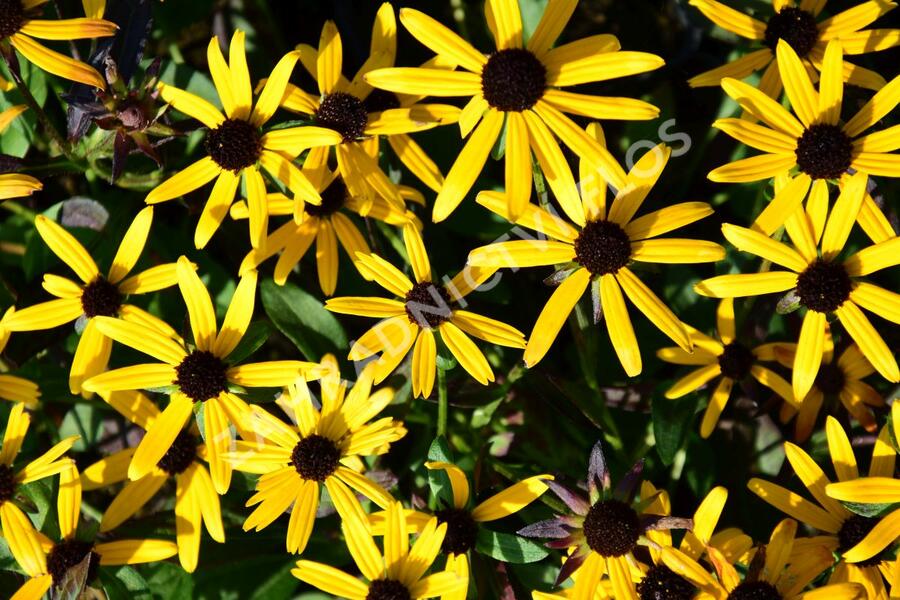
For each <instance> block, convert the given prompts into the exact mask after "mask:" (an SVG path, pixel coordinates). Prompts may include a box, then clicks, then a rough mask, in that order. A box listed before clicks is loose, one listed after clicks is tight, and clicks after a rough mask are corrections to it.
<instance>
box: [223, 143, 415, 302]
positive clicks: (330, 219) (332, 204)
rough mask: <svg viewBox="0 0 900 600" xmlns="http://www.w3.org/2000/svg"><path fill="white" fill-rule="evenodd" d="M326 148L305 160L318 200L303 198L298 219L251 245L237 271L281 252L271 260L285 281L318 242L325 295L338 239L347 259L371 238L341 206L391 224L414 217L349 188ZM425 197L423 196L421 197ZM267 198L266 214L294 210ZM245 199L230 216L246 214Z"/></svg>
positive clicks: (409, 194)
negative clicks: (307, 201) (330, 161)
mask: <svg viewBox="0 0 900 600" xmlns="http://www.w3.org/2000/svg"><path fill="white" fill-rule="evenodd" d="M327 160H328V151H327V149H324V148H314V149H312V150H310V152H309V154H307V157H306V160H305V161H304V163H303V171H304V172H306V173H307V177H308V178H309V180H310V181H311V182H312V183H313V185H314V186H315V187H316V189H317V190H318V191H319V194H320V195H321V196H322V203H321V204H319V205H315V204H304V205H303V212H302V214H301V219H300V222H299V223H297V222H296V221H294V220H291V221H288V222H287V223H285V224H284V225H282V226H280V227H279V228H278V229H276V230H275V231H273V232H272V233H271V234H270V235H269V236H268V237H266V239H265V240H263V243H262V244H261V245H260V247H259V248H255V249H253V250H251V251H250V252H249V253H248V254H247V256H246V257H244V261H243V262H242V263H241V268H240V270H241V272H244V271H245V270H247V269H255V268H257V267H258V266H259V265H260V263H262V262H263V261H265V260H267V259H268V258H270V257H271V256H274V255H275V254H277V253H279V252H281V256H280V257H279V259H278V262H277V263H276V264H275V277H274V278H275V283H277V284H278V285H284V282H285V281H287V277H288V275H289V274H290V272H291V270H292V269H293V268H294V267H295V266H297V264H298V263H299V262H300V260H301V259H302V258H303V256H304V255H305V254H306V252H307V251H308V250H309V249H310V247H312V244H313V241H315V243H316V264H317V267H318V276H319V287H321V289H322V293H323V294H325V295H326V296H331V295H332V294H334V290H335V287H336V286H337V279H338V262H339V258H340V257H339V256H338V244H340V245H341V247H342V248H343V249H344V251H346V252H347V254H348V255H349V256H350V259H351V260H353V259H355V258H356V254H357V252H361V253H363V254H369V253H371V252H372V251H371V249H370V248H369V244H368V243H367V242H366V238H365V237H364V236H363V234H362V232H361V231H360V230H359V228H358V227H357V226H356V225H355V224H354V222H353V221H352V220H351V219H350V218H349V217H347V215H346V214H345V213H344V210H346V211H348V212H353V213H356V214H358V215H360V216H363V217H371V218H373V219H378V220H379V221H384V222H386V223H389V224H391V225H403V224H405V223H407V222H408V221H410V219H415V217H414V216H413V215H412V213H409V212H407V213H406V214H404V213H402V212H399V211H397V210H395V209H394V207H393V206H392V205H390V204H389V203H388V202H387V201H385V200H384V199H383V198H381V197H380V196H372V197H370V198H368V201H367V200H366V199H362V198H359V197H357V196H354V195H352V194H351V193H350V191H349V190H348V189H347V185H346V183H345V182H344V179H343V178H342V177H341V176H340V174H339V173H338V172H336V171H334V172H332V171H331V170H330V169H329V168H328V165H327ZM400 194H401V196H403V197H404V198H415V199H416V200H418V199H419V198H420V197H421V194H419V193H418V192H416V191H415V190H413V189H412V188H407V187H404V186H400ZM423 202H424V200H423ZM267 204H268V207H269V216H270V217H272V216H282V215H290V214H293V212H294V210H295V209H296V204H295V201H293V200H291V199H289V198H288V197H286V196H284V195H283V194H269V197H268V200H267ZM247 215H248V208H247V204H246V203H244V202H240V203H237V204H234V205H233V206H232V207H231V216H232V218H234V219H246V218H247Z"/></svg>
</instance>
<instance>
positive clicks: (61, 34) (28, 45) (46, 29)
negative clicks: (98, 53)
mask: <svg viewBox="0 0 900 600" xmlns="http://www.w3.org/2000/svg"><path fill="white" fill-rule="evenodd" d="M46 3H47V0H5V1H4V2H3V13H4V14H3V21H2V25H0V44H2V45H3V46H4V47H6V46H7V44H9V45H10V46H12V47H13V48H15V49H16V50H18V51H19V52H20V53H21V54H22V56H24V57H25V58H27V59H28V60H29V61H30V62H32V63H33V64H34V65H36V66H37V67H40V68H41V69H43V70H44V71H47V72H48V73H52V74H54V75H58V76H60V77H63V78H65V79H69V80H71V81H78V82H81V83H84V84H86V85H91V86H94V87H98V88H101V89H103V88H105V87H106V82H105V81H104V80H103V77H101V76H100V73H98V72H97V70H96V69H94V68H93V67H91V66H90V65H87V64H85V63H83V62H81V61H78V60H75V59H74V58H70V57H68V56H65V55H64V54H60V53H59V52H56V51H54V50H50V49H49V48H47V47H45V46H43V45H41V44H39V43H38V42H36V41H35V40H34V38H38V39H42V40H63V41H66V40H82V39H93V38H98V37H107V36H110V35H113V34H114V33H115V32H116V29H118V27H117V26H116V24H115V23H110V22H109V21H104V20H102V19H98V18H79V19H57V20H53V21H50V20H44V19H38V18H35V17H38V16H39V15H40V13H41V12H42V9H43V8H44V5H45V4H46Z"/></svg>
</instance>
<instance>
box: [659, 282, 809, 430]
mask: <svg viewBox="0 0 900 600" xmlns="http://www.w3.org/2000/svg"><path fill="white" fill-rule="evenodd" d="M689 332H690V336H691V341H693V343H694V349H693V352H690V353H689V352H685V351H684V350H682V349H681V348H678V347H672V348H662V349H660V350H657V352H656V355H657V356H658V357H659V358H661V359H662V360H664V361H666V362H668V363H673V364H676V365H690V366H692V367H695V369H694V370H693V371H691V372H690V373H688V374H687V375H685V376H684V377H682V378H681V379H679V380H678V381H676V382H675V383H674V384H672V387H670V388H669V389H668V390H667V391H666V398H670V399H673V398H680V397H682V396H684V395H685V394H689V393H690V392H693V391H695V390H697V389H699V388H700V387H701V386H703V385H706V384H707V383H709V382H710V381H712V380H713V379H715V378H717V377H721V379H719V382H718V383H717V384H716V387H715V388H714V389H713V391H712V394H711V395H710V397H709V403H708V404H707V405H706V411H705V412H704V413H703V420H702V422H701V423H700V435H701V436H702V437H705V438H706V437H709V436H710V434H711V433H712V432H713V430H714V429H715V427H716V424H717V423H718V422H719V417H720V416H721V414H722V411H723V410H724V409H725V405H726V404H727V403H728V398H729V397H731V390H732V388H733V387H734V384H735V383H737V384H739V385H740V384H741V383H743V382H746V381H747V379H748V377H752V378H753V379H755V380H756V381H758V382H759V383H761V384H762V385H764V386H766V387H767V388H769V389H771V390H772V391H773V392H775V393H776V394H778V395H779V396H781V398H783V399H784V401H785V402H787V403H789V405H797V403H796V402H795V401H794V392H793V391H792V390H791V385H790V384H789V383H788V382H787V381H785V380H784V378H782V377H781V375H779V374H778V373H775V372H774V371H773V370H772V369H769V368H768V367H765V366H763V365H762V364H760V362H761V361H765V360H772V359H773V358H774V354H773V353H774V350H773V344H761V345H759V346H756V347H754V348H751V347H748V346H747V345H745V344H743V343H741V342H740V341H739V340H738V335H737V326H736V324H735V318H734V300H733V299H732V298H726V299H725V300H722V301H721V302H719V306H718V308H717V309H716V332H717V334H718V339H714V338H711V337H709V336H708V335H706V334H704V333H702V332H700V331H697V330H696V329H694V328H693V327H692V328H690V329H689Z"/></svg>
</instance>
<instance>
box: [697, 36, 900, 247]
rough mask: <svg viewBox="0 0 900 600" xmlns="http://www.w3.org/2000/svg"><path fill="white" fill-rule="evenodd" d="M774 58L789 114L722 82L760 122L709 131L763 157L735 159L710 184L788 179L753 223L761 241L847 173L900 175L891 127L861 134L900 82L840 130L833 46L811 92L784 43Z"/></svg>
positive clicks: (885, 108)
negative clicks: (718, 132) (722, 134)
mask: <svg viewBox="0 0 900 600" xmlns="http://www.w3.org/2000/svg"><path fill="white" fill-rule="evenodd" d="M777 53H778V68H779V70H780V73H781V77H782V79H783V80H784V82H785V90H786V92H787V97H788V100H789V101H790V104H791V107H792V108H793V114H792V113H791V112H788V110H787V109H785V108H784V107H783V106H782V105H781V104H779V103H778V102H776V101H775V100H773V99H771V98H769V97H768V96H766V95H765V94H764V93H763V92H761V91H760V90H758V89H755V88H753V87H751V86H749V85H748V84H746V83H743V82H740V81H737V80H734V79H725V80H723V81H722V89H724V90H725V92H726V93H727V94H728V95H729V96H731V97H732V98H733V99H734V100H735V101H736V102H737V103H738V104H740V106H741V107H742V108H743V109H744V110H746V111H747V112H748V113H750V114H751V115H753V116H754V117H756V118H758V119H759V120H760V121H762V124H758V123H753V122H751V121H748V120H746V119H720V120H718V121H716V122H715V123H713V126H714V127H716V128H718V129H721V130H722V131H724V132H725V133H727V134H728V135H730V136H732V137H734V138H735V139H737V140H739V141H741V142H743V143H745V144H747V145H748V146H750V147H752V148H756V149H759V150H761V151H762V152H764V154H760V155H758V156H751V157H750V158H743V159H740V160H737V161H735V162H732V163H729V164H727V165H723V166H721V167H718V168H716V169H714V170H713V171H711V172H710V173H709V178H710V179H711V180H713V181H720V182H747V181H760V180H763V179H769V178H770V177H775V176H778V175H785V174H788V173H792V174H793V173H795V174H793V175H791V177H790V178H789V179H790V180H789V183H787V185H785V186H784V187H783V188H782V189H780V190H778V191H777V193H776V194H775V197H774V198H772V200H771V202H769V204H768V206H767V207H766V209H765V210H764V211H763V213H762V214H760V215H759V217H758V218H757V219H756V223H755V225H756V227H758V228H759V229H761V230H762V231H763V232H765V233H766V234H767V235H771V234H772V233H773V232H774V231H775V230H776V229H778V227H780V226H781V225H782V224H783V223H784V222H785V220H786V219H787V218H788V216H790V215H791V214H792V213H793V211H794V210H795V209H796V208H797V207H798V206H800V203H801V202H802V201H803V199H804V197H805V196H806V193H807V191H809V190H810V189H812V194H814V195H817V196H818V197H820V198H821V197H824V200H825V204H826V205H827V196H828V189H827V185H826V182H827V181H829V180H837V179H840V178H841V177H842V176H845V175H846V174H847V173H848V172H851V171H853V172H862V173H867V174H869V175H883V176H886V177H898V176H900V155H898V154H891V152H892V151H893V150H896V149H897V148H898V142H897V140H898V139H900V137H898V131H900V130H898V129H897V128H896V127H892V128H888V129H885V130H883V131H877V132H874V133H870V134H868V135H862V133H863V132H864V131H865V130H866V129H868V128H869V127H871V126H873V125H875V124H876V123H877V122H878V121H879V120H880V119H881V118H882V117H884V116H885V115H886V114H888V113H889V112H890V111H892V110H893V109H894V107H896V106H897V102H898V101H900V94H898V90H900V77H898V78H895V79H894V80H893V81H891V83H889V84H888V85H887V86H885V87H884V88H883V89H882V90H881V91H879V92H878V93H877V94H875V95H874V96H873V97H872V98H871V100H869V101H868V102H867V103H866V104H865V105H864V106H863V107H862V108H861V109H860V110H859V111H858V112H857V113H856V115H854V116H853V117H852V118H851V119H850V120H848V121H846V122H845V123H843V124H841V108H842V100H843V94H844V84H843V81H842V79H841V45H840V42H837V41H832V42H830V43H829V44H828V49H827V50H826V52H825V59H824V64H823V65H822V78H821V79H820V80H819V89H818V91H817V90H816V89H815V88H814V87H813V84H812V82H811V81H810V79H809V74H808V73H807V72H806V69H805V67H804V66H803V64H802V63H801V61H800V59H799V58H797V55H796V53H795V52H794V51H793V50H792V49H791V47H790V46H789V45H788V44H787V43H785V42H780V43H779V44H778V50H777Z"/></svg>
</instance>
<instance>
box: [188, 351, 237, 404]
mask: <svg viewBox="0 0 900 600" xmlns="http://www.w3.org/2000/svg"><path fill="white" fill-rule="evenodd" d="M175 374H176V377H175V385H177V386H178V387H179V388H180V389H181V391H182V392H184V394H185V395H187V397H188V398H190V399H191V400H193V401H194V402H206V401H207V400H209V399H211V398H215V397H216V396H218V395H219V394H221V393H222V392H224V391H225V390H226V389H228V379H226V377H225V363H223V362H222V361H221V360H220V359H219V357H217V356H216V355H215V354H213V353H212V352H208V351H206V350H194V351H193V352H191V353H190V354H188V355H187V356H185V357H184V360H182V361H181V364H180V365H178V366H177V367H175Z"/></svg>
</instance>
